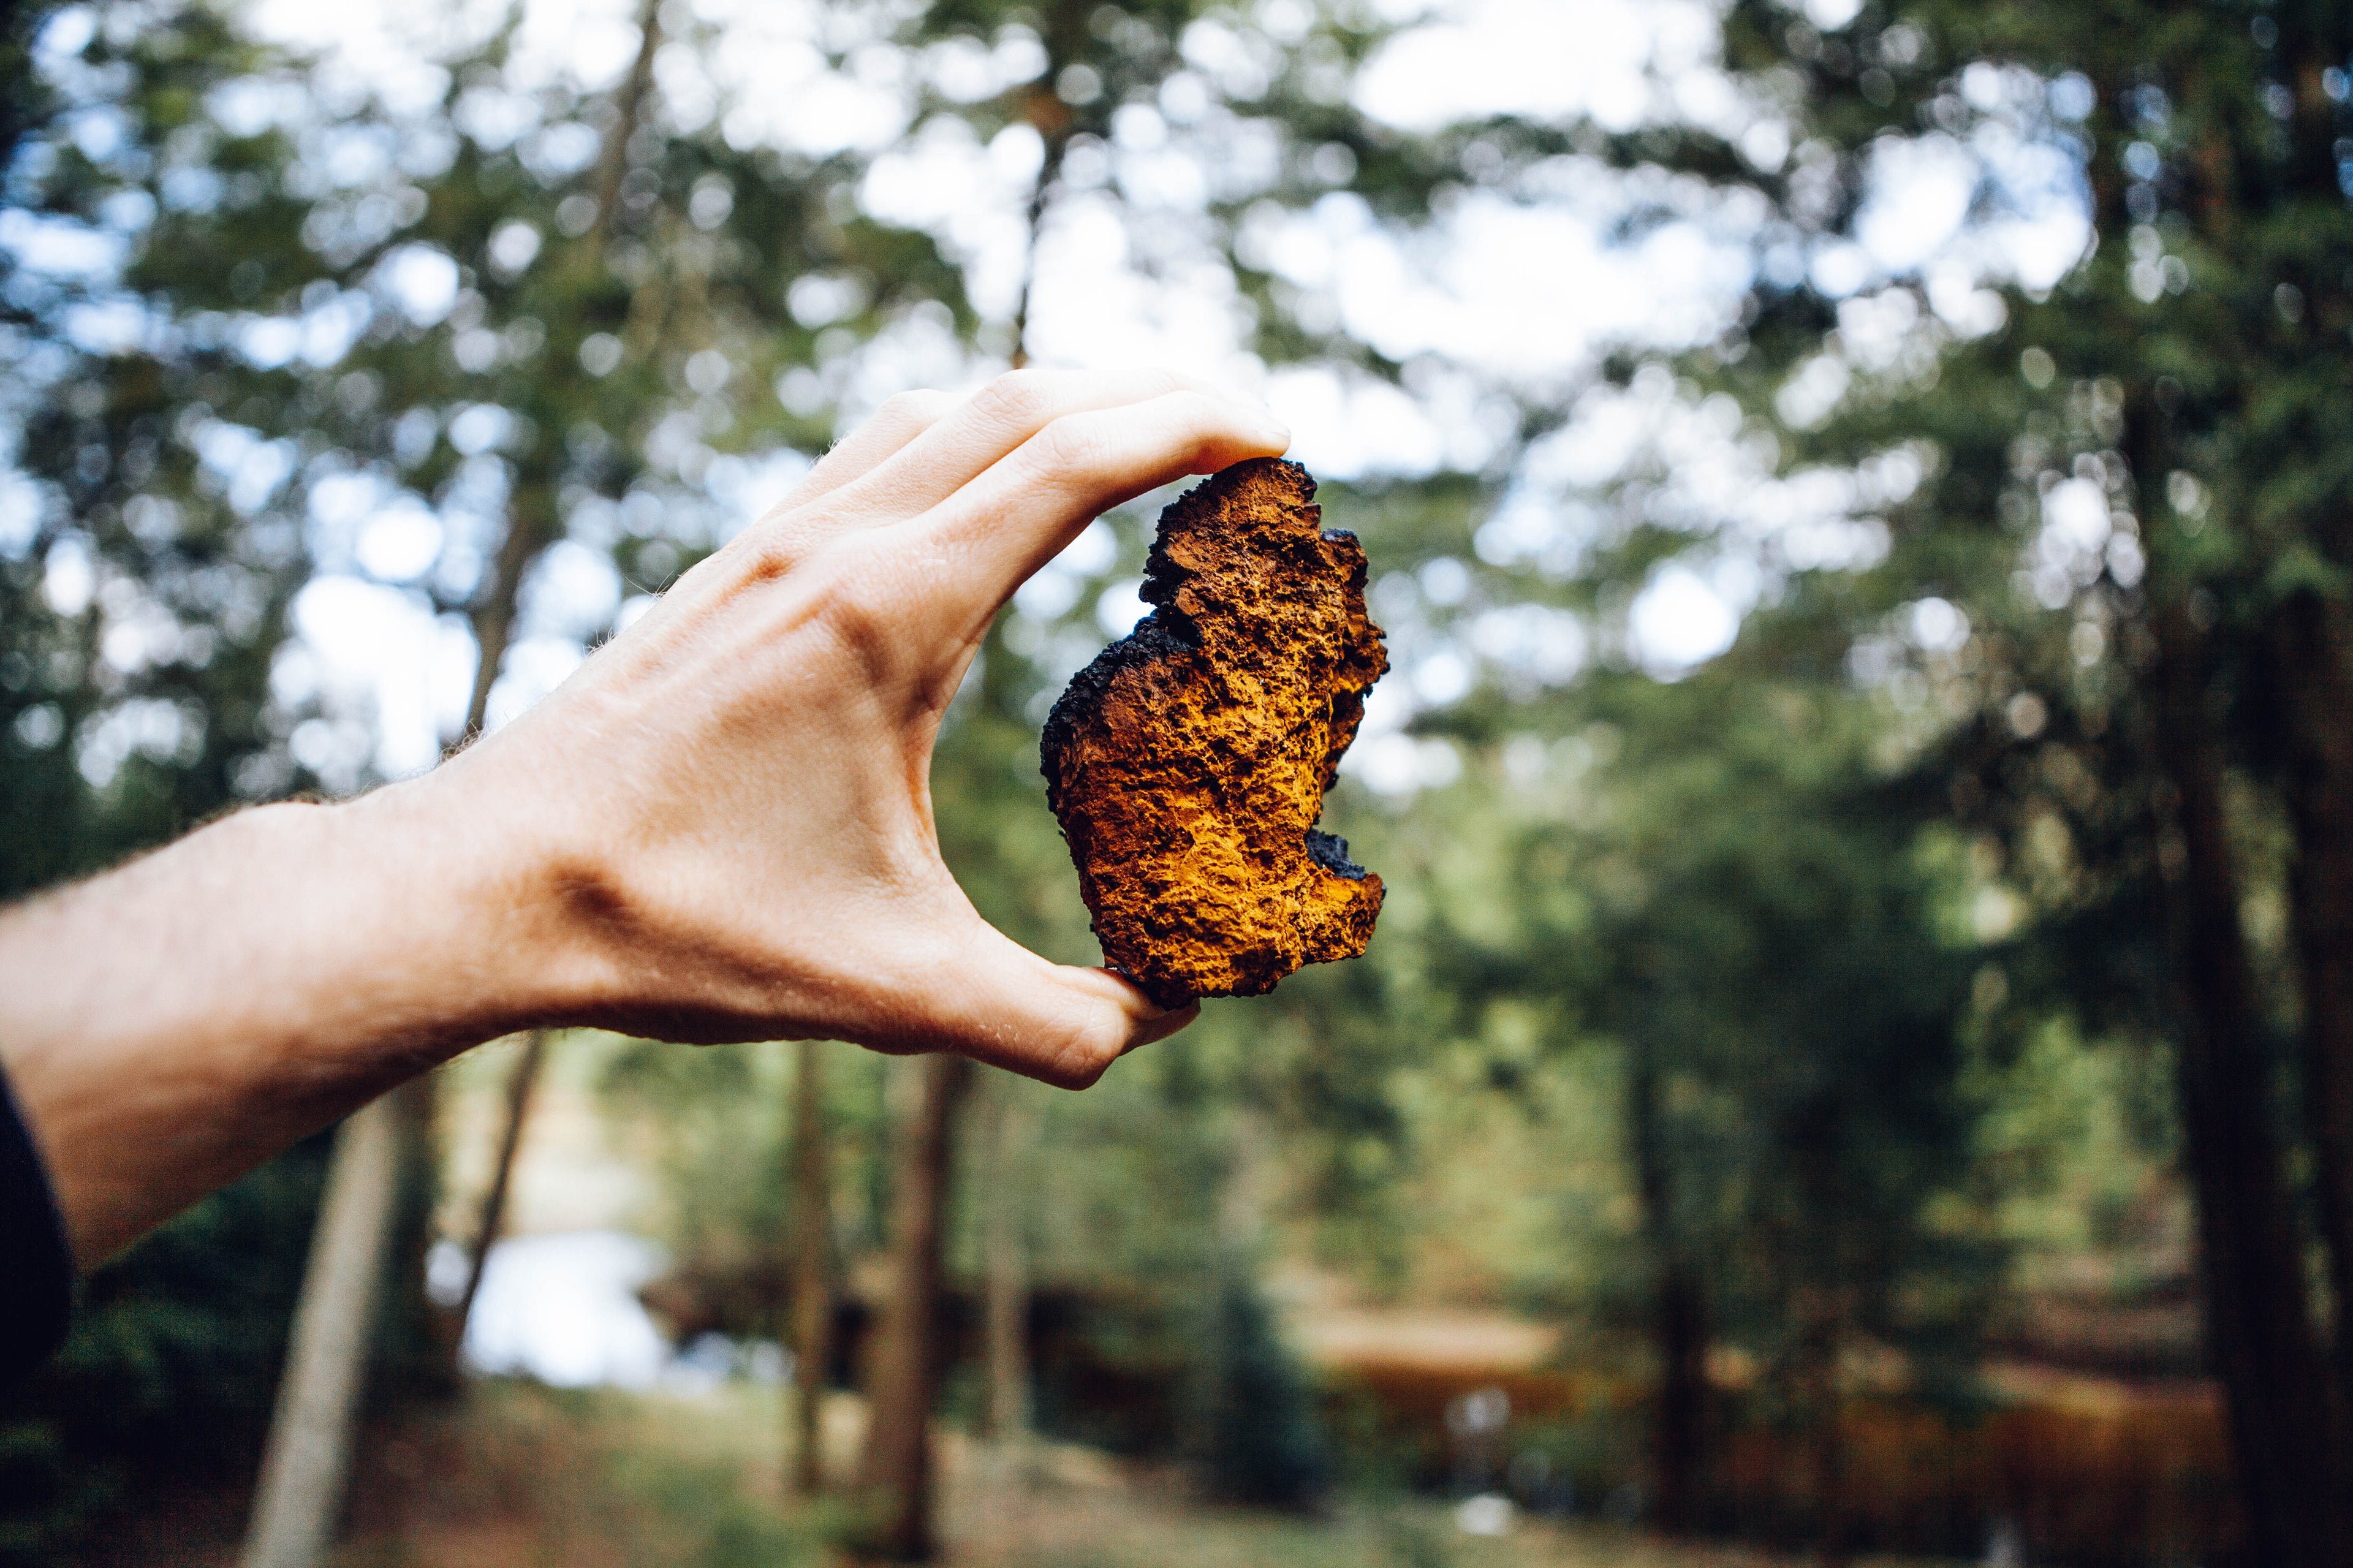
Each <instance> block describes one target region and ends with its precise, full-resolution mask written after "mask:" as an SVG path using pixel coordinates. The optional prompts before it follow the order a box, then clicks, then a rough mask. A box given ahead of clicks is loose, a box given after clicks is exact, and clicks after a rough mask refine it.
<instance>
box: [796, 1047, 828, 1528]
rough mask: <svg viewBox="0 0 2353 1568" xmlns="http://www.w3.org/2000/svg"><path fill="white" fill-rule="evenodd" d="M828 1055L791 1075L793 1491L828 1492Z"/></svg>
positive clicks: (804, 1060)
mask: <svg viewBox="0 0 2353 1568" xmlns="http://www.w3.org/2000/svg"><path fill="white" fill-rule="evenodd" d="M824 1061H825V1058H824V1055H823V1050H822V1047H820V1046H819V1044H818V1042H817V1041H815V1040H803V1041H802V1042H801V1043H800V1053H799V1060H798V1062H797V1068H796V1070H795V1072H794V1075H793V1198H792V1243H793V1258H792V1281H793V1283H792V1293H793V1294H792V1314H793V1320H792V1334H793V1390H794V1394H795V1398H794V1400H793V1443H792V1448H793V1461H792V1472H791V1473H792V1487H793V1489H794V1490H795V1491H797V1492H798V1493H799V1494H800V1495H801V1496H803V1497H815V1496H817V1495H818V1493H819V1492H821V1491H823V1490H824V1489H825V1432H824V1425H823V1417H824V1413H825V1382H826V1373H827V1369H828V1368H829V1367H830V1366H831V1365H832V1363H833V1297H834V1291H833V1195H832V1191H831V1184H830V1182H829V1181H828V1175H829V1172H828V1154H829V1151H828V1147H827V1142H826V1128H825V1100H824V1089H825V1085H824V1079H823V1077H822V1076H821V1075H822V1074H823V1071H824Z"/></svg>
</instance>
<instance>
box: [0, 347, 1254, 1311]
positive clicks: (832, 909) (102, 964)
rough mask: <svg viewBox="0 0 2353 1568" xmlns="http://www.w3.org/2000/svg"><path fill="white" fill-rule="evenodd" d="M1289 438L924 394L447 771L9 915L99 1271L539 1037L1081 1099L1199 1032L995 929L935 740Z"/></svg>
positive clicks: (1225, 402)
mask: <svg viewBox="0 0 2353 1568" xmlns="http://www.w3.org/2000/svg"><path fill="white" fill-rule="evenodd" d="M1288 441H1289V437H1288V435H1287V434H1286V433H1285V432H1284V431H1283V429H1282V427H1281V426H1280V425H1278V424H1277V423H1276V422H1275V421H1274V419H1273V418H1272V417H1271V416H1269V415H1268V414H1267V413H1265V411H1264V410H1262V409H1261V408H1259V407H1257V406H1256V405H1252V404H1250V403H1248V402H1245V401H1241V400H1238V399H1235V398H1232V397H1229V396H1226V395H1221V394H1219V392H1217V391H1215V390H1214V389H1211V388H1208V387H1206V386H1202V385H1199V384H1193V383H1190V382H1187V381H1185V380H1182V379H1181V378H1178V377H1176V376H1173V375H1169V374H1164V373H1157V372H1118V373H1088V374H1045V373H1037V372H1018V373H1016V374H1012V375H1009V376H1005V377H1001V378H999V379H998V380H997V381H996V382H993V383H991V384H989V385H988V386H987V387H985V388H983V389H982V390H981V391H980V392H979V393H977V394H976V395H973V396H971V397H969V398H964V399H954V398H949V397H946V396H944V395H936V394H912V395H905V396H902V397H898V398H893V399H892V401H891V402H890V403H888V404H886V405H884V406H883V407H882V409H881V411H880V412H878V413H877V414H876V415H875V416H874V417H873V418H872V419H871V420H870V421H868V422H867V423H866V425H864V426H862V427H860V429H859V430H858V431H857V432H856V433H854V434H853V435H851V436H850V437H849V438H848V439H846V440H845V441H843V442H842V443H841V444H840V445H839V446H838V447H835V448H834V449H833V451H832V452H830V453H829V454H828V455H827V457H826V458H825V459H824V460H823V461H822V462H820V463H818V465H817V467H816V468H814V469H812V470H811V471H810V473H809V475H808V477H807V479H806V480H805V481H804V482H803V483H802V485H801V486H800V488H799V489H798V490H797V491H796V492H795V493H794V494H793V495H792V496H790V497H788V498H787V499H786V500H785V501H784V502H783V503H782V504H781V505H779V506H778V507H777V508H776V510H773V511H772V512H770V513H769V514H768V515H767V516H765V518H763V519H761V520H760V521H758V522H756V523H754V524H753V525H752V526H751V527H749V528H747V529H746V530H745V531H744V532H743V533H742V534H741V535H740V536H738V537H737V538H736V539H735V540H734V541H733V542H731V543H730V544H729V545H728V546H727V547H726V548H724V549H723V550H721V551H720V552H717V553H716V554H714V555H712V557H711V558H710V559H709V560H707V561H705V562H703V563H702V564H700V565H698V566H697V567H695V568H694V569H693V570H692V571H691V572H689V573H687V574H685V575H684V576H683V577H681V579H680V580H679V581H678V583H677V584H675V585H674V586H673V587H672V588H671V589H670V591H669V592H668V593H667V594H665V595H663V596H662V598H661V599H660V601H659V603H658V604H657V605H655V606H654V608H653V609H652V610H651V611H649V613H648V614H647V615H646V616H643V617H642V618H641V619H639V620H638V622H637V623H636V624H635V625H633V626H630V628H629V629H628V631H627V632H625V633H623V634H622V635H621V636H620V637H616V638H615V639H613V640H612V641H611V642H610V643H608V644H607V645H606V646H605V647H603V648H601V649H600V650H598V651H597V653H596V655H595V656H594V657H592V658H589V659H588V660H587V662H586V664H584V665H583V666H582V667H581V668H580V670H579V671H578V672H577V673H576V674H575V676H574V677H573V678H572V679H570V680H569V681H567V682H566V683H565V685H564V686H563V687H562V688H560V689H558V690H557V691H555V692H554V694H553V695H552V696H550V697H549V698H548V699H547V700H545V701H543V702H542V703H541V704H539V706H537V707H536V708H534V709H533V710H531V711H530V712H529V713H527V714H525V715H524V716H523V717H522V718H521V719H519V720H517V721H515V722H514V723H512V724H511V725H509V726H507V727H506V728H504V729H502V730H501V731H498V732H497V733H496V734H493V735H491V736H490V737H488V738H487V739H485V740H483V741H481V742H479V743H477V744H475V745H473V746H471V747H470V748H468V749H467V750H466V751H464V752H461V753H459V755H458V756H457V757H456V758H455V759H453V760H452V761H450V762H449V763H446V764H444V765H443V766H442V767H440V768H439V769H438V770H436V771H434V772H433V773H427V774H426V775H425V776H423V777H421V778H417V779H414V780H411V781H408V782H406V783H402V784H393V785H389V786H386V787H385V788H382V789H378V790H375V791H374V792H373V793H371V794H368V795H363V796H361V797H359V798H357V799H354V800H351V801H347V802H343V803H341V804H337V805H302V804H289V805H269V806H262V807H258V808H255V809H252V810H248V811H244V812H240V813H238V814H237V815H235V816H230V817H227V818H226V819H224V820H222V821H219V822H216V823H215V824H213V825H212V826H208V827H206V828H204V829H202V830H200V831H198V832H195V833H193V834H191V835H189V836H188V837H185V838H183V839H181V840H180V841H179V842H177V843H175V844H173V845H171V846H170V847H166V848H164V849H162V850H159V851H157V852H155V853H153V854H152V855H149V856H147V857H145V858H142V859H140V860H138V861H135V862H133V863H132V864H131V865H128V866H126V867H123V868H121V869H119V870H116V871H113V872H111V873H109V874H107V875H105V876H101V877H99V878H96V879H92V880H90V881H87V882H83V883H80V884H79V885H77V886H74V887H71V888H68V889H64V890H62V891H59V892H55V893H51V894H48V895H47V896H44V897H42V898H39V899H37V900H33V901H32V902H30V903H27V904H24V905H20V906H18V907H16V908H14V909H11V910H6V911H5V912H0V1065H5V1068H6V1070H7V1074H8V1078H9V1080H10V1082H11V1084H12V1085H13V1087H14V1089H15V1092H16V1098H17V1101H18V1103H19V1105H20V1107H21V1108H22V1109H23V1110H24V1112H25V1115H26V1121H27V1122H28V1123H29V1124H30V1126H31V1128H32V1130H33V1132H34V1136H35V1139H36V1141H37V1142H38V1143H39V1145H40V1147H41V1150H42V1152H43V1155H44V1157H45V1158H46V1160H47V1165H48V1169H49V1173H50V1177H51V1180H52V1184H53V1185H54V1187H55V1189H56V1192H57V1194H58V1203H59V1205H60V1207H61V1208H62V1210H63V1212H64V1215H65V1217H66V1224H67V1228H68V1231H69V1234H70V1236H71V1238H72V1242H73V1247H74V1253H75V1256H76V1258H77V1259H78V1261H79V1263H80V1264H81V1265H82V1266H83V1267H85V1268H87V1267H89V1266H90V1265H92V1264H95V1263H97V1262H99V1261H101V1260H103V1259H104V1258H107V1257H108V1256H109V1255H111V1254H112V1253H113V1252H115V1251H117V1250H118V1249H120V1248H121V1247H123V1246H124V1245H126V1244H127V1243H128V1242H130V1241H131V1240H132V1239H134V1238H135V1237H138V1236H140V1235H141V1234H142V1233H143V1232H144V1231H146V1230H148V1229H150V1228H151V1227H153V1226H155V1225H156V1224H158V1223H160V1222H161V1221H163V1220H164V1219H166V1218H168V1217H170V1216H171V1215H173V1214H174V1213H176V1212H178V1211H179V1210H180V1209H181V1208H183V1207H185V1206H186V1205H188V1204H189V1203H191V1202H193V1201H195V1199H196V1198H198V1197H200V1196H202V1195H203V1194H206V1193H207V1192H209V1191H211V1190H213V1189H214V1188H216V1187H217V1186H219V1185H221V1184H223V1183H226V1182H227V1181H229V1180H230V1179H232V1178H233V1177H235V1176H236V1175H237V1174H238V1173H241V1172H243V1171H246V1170H248V1169H249V1168H251V1167H252V1166H254V1165H256V1164H258V1163H260V1162H261V1161H263V1160H265V1159H267V1158H269V1156H270V1155H271V1154H274V1153H276V1152H279V1151H280V1150H281V1149H284V1148H285V1147H287V1146H288V1145H289V1144H290V1143H292V1142H294V1141H295V1140H296V1139H298V1138H301V1137H302V1136H303V1135H305V1134H307V1133H309V1132H311V1131H316V1130H317V1129H319V1128H321V1127H324V1126H327V1125H329V1124H330V1123H332V1121H335V1120H336V1119H337V1118H338V1117H341V1116H343V1115H344V1114H345V1113H347V1112H349V1111H350V1110H353V1109H355V1108H356V1107H358V1106H360V1105H362V1104H364V1103H365V1102H366V1101H367V1100H371V1099H373V1098H374V1097H375V1096H377V1095H379V1094H381V1093H383V1092H384V1091H385V1090H386V1089H390V1088H392V1087H394V1086H395V1085H396V1084H398V1083H399V1082H401V1081H402V1080H404V1079H408V1078H411V1077H414V1076H416V1075H417V1074H418V1073H421V1072H424V1071H426V1070H427V1069H429V1068H433V1067H434V1066H436V1065H438V1063H440V1062H442V1061H444V1060H446V1059H448V1058H449V1057H452V1056H454V1055H456V1054H457V1053H459V1052H460V1051H462V1050H464V1049H466V1048H468V1047H470V1046H473V1045H476V1044H478V1043H480V1042H481V1041H483V1040H486V1039H490V1038H492V1037H496V1036H499V1035H502V1034H505V1033H508V1032H510V1031H512V1030H515V1029H519V1028H523V1027H528V1026H537V1025H556V1024H561V1025H594V1026H602V1027H607V1028H611V1029H617V1030H622V1031H626V1032H628V1033H630V1034H635V1035H641V1036H648V1037H656V1038H661V1039H670V1040H681V1041H691V1042H696V1043H718V1042H723V1041H738V1040H761V1039H786V1038H819V1037H822V1038H829V1039H844V1040H852V1041H856V1042H858V1043H860V1044H861V1045H865V1046H870V1047H873V1048H875V1049H877V1050H882V1051H891V1052H902V1053H903V1052H915V1051H955V1052H960V1053H962V1054H964V1055H966V1056H970V1057H972V1058H976V1059H977V1060H980V1061H983V1062H987V1063H991V1064H993V1065H995V1066H998V1067H1003V1068H1010V1069H1011V1070H1013V1071H1016V1072H1019V1073H1024V1074H1027V1075H1029V1077H1032V1078H1037V1079H1044V1080H1046V1081H1047V1082H1050V1083H1054V1084H1060V1085H1062V1086H1065V1087H1069V1088H1081V1087H1084V1086H1085V1085H1087V1084H1090V1083H1092V1082H1093V1081H1094V1080H1095V1079H1097V1078H1099V1077H1100V1076H1102V1074H1103V1070H1104V1069H1105V1068H1108V1067H1109V1066H1110V1065H1111V1063H1112V1062H1113V1061H1114V1060H1116V1059H1117V1058H1119V1056H1120V1055H1121V1054H1122V1053H1123V1052H1125V1051H1128V1050H1131V1049H1134V1047H1137V1046H1140V1045H1144V1044H1146V1043H1148V1042H1150V1041H1153V1040H1156V1039H1160V1038H1162V1037H1166V1036H1167V1035H1170V1034H1173V1033H1175V1032H1176V1030H1177V1029H1179V1028H1181V1027H1183V1026H1184V1025H1185V1024H1187V1023H1188V1022H1189V1021H1190V1020H1191V1018H1192V1016H1193V1010H1192V1009H1189V1008H1188V1009H1186V1010H1184V1011H1181V1012H1176V1013H1163V1012H1161V1011H1160V1010H1159V1009H1158V1008H1155V1006H1154V1005H1152V1004H1151V1003H1149V1002H1147V1001H1146V1000H1145V998H1144V997H1143V995H1142V994H1139V993H1138V992H1137V991H1136V990H1135V989H1134V987H1133V986H1131V985H1129V984H1127V983H1126V982H1125V981H1124V980H1123V979H1121V978H1120V977H1118V976H1117V975H1115V974H1113V973H1109V972H1108V971H1105V970H1102V969H1080V968H1072V967H1068V966H1064V965H1060V964H1054V963H1048V962H1047V961H1046V960H1044V959H1042V958H1039V956H1037V955H1036V954H1034V953H1032V952H1029V951H1028V950H1027V949H1025V948H1023V947H1021V946H1019V945H1018V943H1016V942H1013V941H1011V940H1010V939H1009V938H1008V937H1006V936H1005V935H1003V934H1002V933H1000V932H999V931H996V930H995V929H994V928H992V927H991V926H990V925H989V924H988V923H987V921H984V920H982V919H981V917H980V915H979V914H978V913H977V912H976V910H974V908H973V906H972V904H971V901H970V900H967V899H966V898H965V894H964V892H963V890H962V889H960V888H958V887H957V886H956V883H955V878H954V877H952V876H951V875H950V874H949V872H948V869H947V868H946V866H945V865H944V863H943V862H942V861H941V858H940V854H939V844H938V835H937V833H936V831H935V829H934V824H933V816H932V802H931V792H930V785H929V778H930V772H931V760H932V748H933V743H934V739H935V738H936V736H937V734H938V731H939V727H940V722H941V720H942V717H943V716H944V713H945V711H946V708H947V705H948V701H949V700H950V699H951V698H952V697H953V696H954V695H955V690H956V688H957V685H958V683H959V682H960V681H961V680H962V679H963V677H964V674H965V669H966V668H967V667H968V666H969V665H970V664H971V662H972V658H973V656H974V653H975V652H976V650H977V648H978V647H979V646H980V641H981V638H982V637H983V635H984V634H985V633H986V631H987V627H988V625H989V622H990V620H991V618H992V617H993V616H995V615H996V613H997V610H998V609H999V608H1000V607H1001V606H1002V605H1004V603H1005V601H1006V599H1007V597H1008V595H1010V594H1011V593H1012V591H1013V589H1014V588H1015V587H1016V586H1017V585H1018V584H1020V583H1021V582H1022V581H1023V580H1024V579H1026V578H1027V577H1029V574H1031V573H1033V572H1035V571H1036V570H1037V569H1038V568H1039V566H1041V565H1043V564H1044V563H1046V562H1047V561H1048V560H1050V559H1051V558H1052V557H1053V555H1054V554H1055V553H1056V552H1058V551H1060V549H1061V548H1062V547H1063V546H1064V545H1065V544H1067V543H1069V542H1070V541H1071V539H1072V538H1073V537H1075V536H1076V534H1077V533H1078V532H1079V531H1080V530H1081V529H1082V528H1084V527H1085V526H1086V524H1087V523H1088V522H1089V521H1091V520H1092V519H1093V518H1094V517H1095V516H1097V515H1098V514H1099V513H1101V512H1103V510H1106V509H1108V508H1110V507H1113V506H1115V505H1117V504H1118V503H1120V502H1121V501H1124V500H1128V499H1130V498H1132V497H1134V496H1136V495H1140V494H1142V493H1143V492H1145V490H1148V489H1153V488H1154V487H1155V486H1158V485H1161V484H1166V483H1167V482H1169V481H1171V480H1174V479H1180V478H1182V477H1184V476H1185V475H1187V474H1197V473H1208V472H1213V471H1215V470H1216V469H1219V468H1224V467H1225V466H1227V465H1228V464H1230V463H1235V462H1239V461H1240V460H1242V459H1243V458H1254V457H1263V456H1274V455H1278V454H1280V453H1281V452H1282V450H1283V449H1284V447H1286V446H1287V445H1288Z"/></svg>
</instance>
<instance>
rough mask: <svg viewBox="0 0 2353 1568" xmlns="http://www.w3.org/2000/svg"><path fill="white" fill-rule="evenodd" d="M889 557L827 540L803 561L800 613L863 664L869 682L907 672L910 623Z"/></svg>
mask: <svg viewBox="0 0 2353 1568" xmlns="http://www.w3.org/2000/svg"><path fill="white" fill-rule="evenodd" d="M884 564H885V563H883V562H882V561H881V560H880V559H879V558H878V557H877V555H876V552H874V551H873V550H871V549H869V548H862V547H858V546H850V547H844V546H843V545H842V544H841V543H840V542H836V543H835V544H832V545H829V546H828V547H827V548H826V549H824V550H823V551H821V552H818V554H816V555H815V556H813V557H811V558H810V559H809V560H808V561H807V563H805V565H804V568H803V574H802V575H803V581H802V584H801V599H800V604H801V615H800V616H799V618H800V619H802V620H804V621H805V622H806V623H807V624H808V625H809V626H813V627H814V628H816V629H817V630H818V631H819V632H820V633H822V634H823V635H824V636H825V637H826V638H827V639H828V640H829V641H830V642H831V643H832V644H833V645H834V646H835V647H839V648H840V649H841V650H842V651H843V652H844V653H845V654H847V655H848V656H849V658H851V659H852V660H853V661H855V663H856V665H857V666H858V669H859V673H860V677H861V678H862V679H864V680H865V681H866V682H867V683H868V684H870V685H874V686H881V685H884V684H888V683H891V682H893V681H895V680H896V679H898V678H899V677H900V676H901V675H902V673H903V669H902V667H903V665H904V662H905V658H906V656H907V645H908V639H907V626H906V619H905V616H903V614H902V613H900V611H899V609H898V608H897V606H896V605H895V602H894V600H895V595H893V594H892V590H891V584H890V581H889V578H888V574H887V573H886V572H885V571H884V570H883V567H884Z"/></svg>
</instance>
